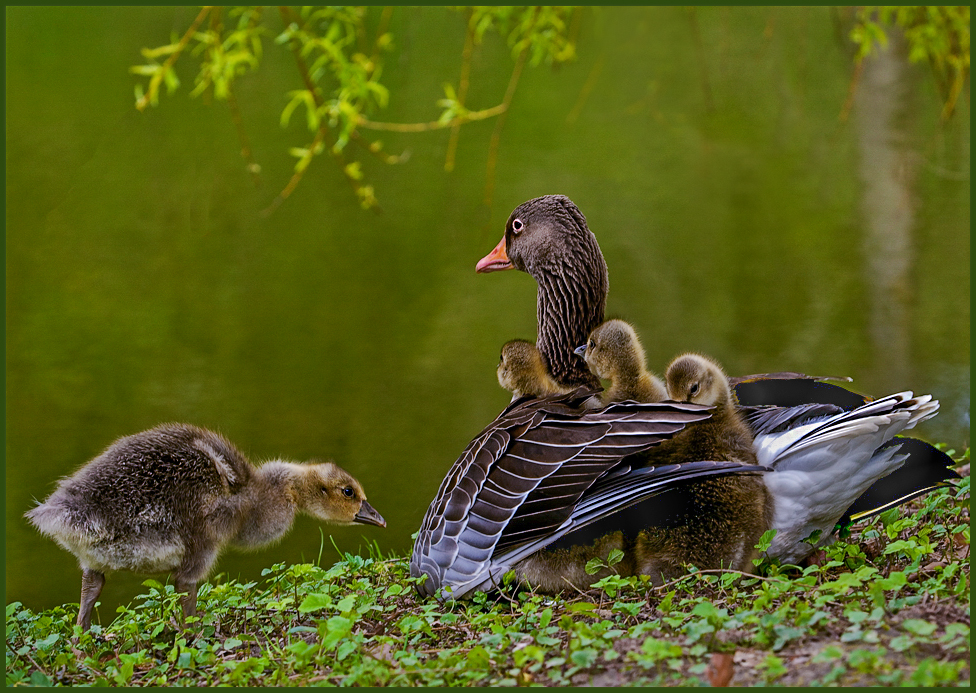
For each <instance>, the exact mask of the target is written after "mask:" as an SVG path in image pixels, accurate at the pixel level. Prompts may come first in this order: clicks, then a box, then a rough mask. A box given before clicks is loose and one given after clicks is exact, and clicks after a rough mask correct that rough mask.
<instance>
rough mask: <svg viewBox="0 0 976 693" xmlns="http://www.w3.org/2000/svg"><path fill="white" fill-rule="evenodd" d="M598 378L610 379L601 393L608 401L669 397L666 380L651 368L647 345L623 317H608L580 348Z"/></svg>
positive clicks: (605, 401)
mask: <svg viewBox="0 0 976 693" xmlns="http://www.w3.org/2000/svg"><path fill="white" fill-rule="evenodd" d="M576 353H577V354H578V355H580V356H582V357H583V358H584V359H585V360H586V365H587V366H588V367H589V369H590V372H592V373H593V374H594V375H595V376H597V377H598V378H602V379H603V380H609V381H610V387H609V388H607V389H606V390H604V392H603V393H602V394H601V395H600V401H601V402H602V403H603V404H604V405H607V404H610V403H611V402H620V401H622V400H625V399H633V400H637V401H638V402H660V401H662V400H665V399H667V392H666V390H665V387H664V383H663V382H661V379H660V378H658V377H657V376H656V375H654V374H653V373H651V372H650V371H648V370H647V366H646V365H645V361H644V348H643V347H642V346H641V343H640V339H639V338H638V337H637V333H636V332H635V331H634V328H633V327H631V326H630V324H629V323H626V322H624V321H623V320H607V321H606V322H605V323H603V324H602V325H600V326H599V327H597V328H596V329H595V330H593V331H592V332H591V333H590V336H589V339H588V340H587V342H586V344H584V345H583V346H581V347H579V348H577V349H576Z"/></svg>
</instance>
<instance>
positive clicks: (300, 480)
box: [27, 424, 386, 630]
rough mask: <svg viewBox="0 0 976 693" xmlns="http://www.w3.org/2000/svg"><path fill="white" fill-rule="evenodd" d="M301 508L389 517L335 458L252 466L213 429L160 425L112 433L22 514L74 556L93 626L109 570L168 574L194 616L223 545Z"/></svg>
mask: <svg viewBox="0 0 976 693" xmlns="http://www.w3.org/2000/svg"><path fill="white" fill-rule="evenodd" d="M297 512H304V513H308V514H309V515H311V516H313V517H316V518H318V519H319V520H322V521H323V522H328V523H331V524H338V525H351V524H370V525H378V526H380V527H385V526H386V521H385V520H384V519H383V518H382V517H381V516H380V514H379V513H378V512H376V511H375V510H374V509H373V507H372V506H371V505H370V504H369V503H367V502H366V494H365V493H363V487H362V486H361V485H360V484H359V482H358V481H356V479H354V478H353V477H352V475H350V474H349V473H348V472H346V471H345V470H344V469H342V468H340V467H338V466H337V465H335V464H333V463H332V462H325V463H319V464H295V463H292V462H282V461H279V460H274V461H270V462H266V463H264V464H262V465H261V466H260V467H254V466H253V465H252V464H251V463H250V462H248V461H247V459H245V457H244V456H243V455H242V454H241V453H240V452H239V451H238V450H237V448H235V447H234V446H233V445H232V444H231V443H230V442H228V441H227V440H226V439H225V438H223V437H222V436H220V435H218V434H217V433H214V432H212V431H208V430H206V429H203V428H198V427H196V426H191V425H189V424H163V425H161V426H157V427H156V428H153V429H150V430H148V431H143V432H142V433H137V434H135V435H131V436H127V437H124V438H120V439H119V440H117V441H115V442H114V443H113V444H112V445H110V446H109V447H108V448H107V449H106V450H105V451H104V452H102V453H101V454H100V455H99V456H98V457H96V458H94V459H93V460H91V461H90V462H88V463H87V464H86V465H85V466H83V467H82V468H81V469H80V470H78V472H76V473H75V474H74V475H72V476H70V477H67V478H65V479H62V480H61V482H60V483H59V484H58V488H57V489H56V490H55V491H54V493H52V494H51V496H50V497H49V498H48V499H47V500H46V501H44V502H43V503H41V504H40V505H38V506H37V507H36V508H34V509H33V510H30V511H29V512H28V513H27V518H28V519H29V520H30V522H31V523H32V524H33V525H34V526H35V527H36V528H37V529H38V530H40V531H41V533H42V534H46V535H47V536H49V537H51V538H52V539H54V540H55V541H56V542H57V543H58V544H60V545H61V546H62V547H63V548H65V549H67V550H68V551H70V552H71V553H73V554H74V555H75V556H77V558H78V562H79V563H80V564H81V569H82V578H81V608H80V609H79V612H78V620H77V623H78V625H80V626H81V627H82V630H88V628H89V627H90V626H91V613H92V608H93V607H94V606H95V601H96V600H97V599H98V595H99V594H100V593H101V590H102V586H103V585H104V584H105V573H106V572H107V571H109V570H129V571H133V572H136V573H161V572H169V571H173V572H174V573H175V578H176V580H175V582H176V590H177V592H184V593H186V594H185V595H184V596H183V597H181V605H182V609H183V614H184V616H193V615H195V614H196V602H197V583H198V582H199V581H200V580H202V579H203V578H204V577H206V575H207V573H209V572H210V569H211V567H212V566H213V564H214V562H215V561H216V560H217V557H218V555H219V554H220V552H221V551H222V550H223V549H224V548H225V547H226V546H227V545H233V546H236V547H239V548H242V549H255V548H259V547H261V546H264V545H266V544H268V543H271V542H273V541H276V540H277V539H280V538H281V537H282V536H283V535H284V534H285V533H286V532H287V531H288V529H289V528H290V527H291V525H292V521H293V520H294V518H295V514H296V513H297Z"/></svg>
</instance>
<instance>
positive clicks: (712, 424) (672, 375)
mask: <svg viewBox="0 0 976 693" xmlns="http://www.w3.org/2000/svg"><path fill="white" fill-rule="evenodd" d="M665 379H666V383H667V392H668V396H669V398H670V399H672V400H676V401H681V402H694V403H696V404H706V405H712V406H714V407H715V411H714V412H713V414H712V417H711V418H710V419H708V420H707V421H702V422H701V423H699V424H696V425H694V426H689V427H688V428H687V429H686V430H684V431H682V432H681V433H680V434H678V435H677V436H675V438H673V439H672V440H670V441H666V442H665V443H664V444H662V445H661V446H660V454H662V455H666V456H667V457H668V459H669V460H670V461H680V460H684V459H687V460H730V461H738V462H742V463H744V464H758V463H757V461H756V455H755V452H754V450H753V441H752V434H751V432H750V430H749V428H748V426H747V425H746V424H745V422H744V421H743V420H742V417H741V416H740V415H739V413H738V412H737V410H736V406H735V405H736V402H735V399H734V397H733V395H732V391H731V389H730V388H729V381H728V378H727V377H726V375H725V373H724V372H723V371H722V368H721V366H719V365H718V364H717V363H716V362H715V361H712V360H711V359H709V358H708V357H706V356H701V355H699V354H683V355H681V356H679V357H677V358H676V359H674V360H673V361H672V362H671V364H670V365H669V366H668V369H667V373H666V375H665ZM655 452H657V450H655ZM676 494H677V495H676V496H675V497H674V498H673V499H672V502H673V503H674V507H675V510H674V511H673V514H674V517H675V519H679V518H680V519H679V521H678V522H675V523H674V525H673V526H671V527H669V528H667V529H661V528H651V529H647V530H645V531H642V532H641V533H640V534H639V535H638V538H637V541H636V544H635V549H634V554H635V559H634V560H635V562H636V565H637V570H638V572H640V573H644V574H647V575H650V576H651V579H652V582H654V583H655V584H660V583H659V582H658V581H659V580H660V581H664V580H669V579H671V578H674V577H678V576H679V575H681V574H683V573H684V568H683V564H684V563H692V564H694V565H696V566H697V567H698V568H700V569H711V568H732V569H734V570H739V571H743V572H749V571H751V570H752V568H753V565H752V560H753V559H754V558H755V557H756V554H757V552H756V549H755V546H756V544H757V543H758V541H759V539H760V537H761V536H762V534H763V532H765V531H766V530H767V529H769V526H770V522H771V520H772V511H773V506H772V498H771V496H770V494H769V491H768V490H767V488H766V484H765V482H764V481H763V479H762V478H761V476H760V475H757V474H738V475H734V476H725V477H721V478H718V479H713V480H706V481H702V482H699V483H697V484H694V485H691V486H689V487H688V488H687V489H677V490H676Z"/></svg>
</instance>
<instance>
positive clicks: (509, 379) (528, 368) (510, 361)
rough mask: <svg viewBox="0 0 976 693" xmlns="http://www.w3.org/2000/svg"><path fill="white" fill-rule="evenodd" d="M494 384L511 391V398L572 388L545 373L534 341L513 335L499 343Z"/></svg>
mask: <svg viewBox="0 0 976 693" xmlns="http://www.w3.org/2000/svg"><path fill="white" fill-rule="evenodd" d="M498 384H499V385H501V386H502V387H503V388H505V389H506V390H508V391H509V392H511V393H512V401H515V400H517V399H520V398H522V397H525V396H532V397H548V396H549V395H562V394H566V393H567V392H570V391H571V390H572V388H566V387H563V386H562V385H560V384H559V383H557V382H556V381H555V380H554V379H553V377H552V376H551V375H549V371H548V370H546V364H545V363H544V362H543V360H542V354H541V353H539V350H538V349H537V348H536V346H535V344H533V343H532V342H528V341H526V340H524V339H513V340H512V341H510V342H506V343H505V345H504V346H502V355H501V360H500V361H499V362H498Z"/></svg>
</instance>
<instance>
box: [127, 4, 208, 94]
mask: <svg viewBox="0 0 976 693" xmlns="http://www.w3.org/2000/svg"><path fill="white" fill-rule="evenodd" d="M212 9H213V7H212V6H211V5H205V6H204V8H203V9H202V10H200V14H198V15H197V18H196V19H194V20H193V24H191V25H190V28H189V29H187V30H186V33H185V34H183V38H181V39H180V42H179V43H178V44H177V46H176V50H175V51H173V52H172V53H171V54H170V56H169V57H168V58H166V62H164V63H163V65H162V67H161V68H160V69H159V71H158V72H156V74H154V75H153V76H152V78H150V80H149V87H148V88H147V89H146V93H145V94H143V95H142V97H141V98H140V99H139V100H138V101H136V108H138V109H139V110H140V111H144V110H146V106H148V105H149V104H150V102H151V101H152V95H153V94H155V93H156V92H158V91H159V84H160V82H162V81H163V75H164V74H166V71H167V70H169V69H171V68H172V67H173V63H175V62H176V60H177V58H179V57H180V53H182V52H183V49H184V48H186V44H188V43H189V42H190V39H191V38H192V37H193V35H194V34H195V33H197V29H199V28H200V25H201V24H202V23H203V20H204V19H206V17H207V15H208V14H210V11H211V10H212Z"/></svg>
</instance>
